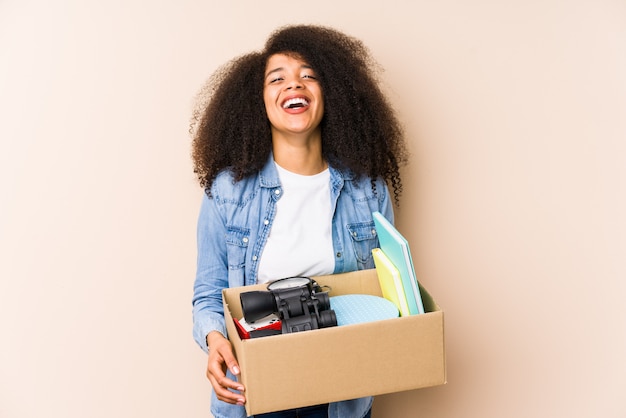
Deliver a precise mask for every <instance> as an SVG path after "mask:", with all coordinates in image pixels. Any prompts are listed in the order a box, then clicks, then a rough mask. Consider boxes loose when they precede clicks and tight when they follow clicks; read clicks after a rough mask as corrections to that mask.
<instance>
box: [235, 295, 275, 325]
mask: <svg viewBox="0 0 626 418" xmlns="http://www.w3.org/2000/svg"><path fill="white" fill-rule="evenodd" d="M239 299H240V300H241V310H242V311H243V316H244V318H245V319H246V322H254V321H256V320H257V319H261V318H263V317H265V316H267V315H269V314H271V313H273V312H274V309H275V306H274V296H273V295H272V294H271V293H270V292H264V291H260V290H253V291H250V292H244V293H242V294H241V295H239Z"/></svg>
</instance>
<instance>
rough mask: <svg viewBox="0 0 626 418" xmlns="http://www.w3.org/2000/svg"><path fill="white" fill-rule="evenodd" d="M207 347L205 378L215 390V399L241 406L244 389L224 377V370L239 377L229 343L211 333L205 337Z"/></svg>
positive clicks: (218, 333)
mask: <svg viewBox="0 0 626 418" xmlns="http://www.w3.org/2000/svg"><path fill="white" fill-rule="evenodd" d="M206 339H207V344H208V346H209V363H208V365H207V370H206V376H207V378H208V379H209V381H210V382H211V385H212V386H213V390H215V394H216V395H217V399H219V400H220V401H224V402H228V403H231V404H237V405H243V404H244V403H245V402H246V398H245V397H244V396H243V395H242V394H241V393H236V392H233V391H238V392H243V391H244V387H243V385H242V384H241V383H239V382H236V381H234V380H231V379H229V378H228V377H226V369H227V368H228V370H230V372H231V373H232V374H234V375H235V376H238V375H239V364H238V363H237V360H236V359H235V355H234V354H233V348H232V346H231V345H230V342H229V341H228V340H227V339H226V337H224V336H223V335H222V334H221V333H220V332H218V331H212V332H210V333H209V335H207V338H206Z"/></svg>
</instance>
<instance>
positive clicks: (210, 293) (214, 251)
mask: <svg viewBox="0 0 626 418" xmlns="http://www.w3.org/2000/svg"><path fill="white" fill-rule="evenodd" d="M225 235H226V225H225V223H224V220H223V219H222V217H221V216H220V214H219V211H218V207H217V202H216V199H215V198H209V197H208V196H207V195H206V193H205V195H204V198H203V200H202V205H201V208H200V215H199V218H198V228H197V245H198V258H197V269H196V279H195V282H194V287H193V300H192V303H193V336H194V339H195V340H196V342H197V343H198V345H200V347H201V348H202V349H203V350H204V351H205V352H208V348H207V343H206V336H207V335H208V334H209V332H211V331H219V332H221V333H222V334H223V335H226V326H225V322H224V306H223V304H222V289H224V288H226V287H227V286H228V264H227V263H228V261H227V250H226V240H225V238H224V237H225Z"/></svg>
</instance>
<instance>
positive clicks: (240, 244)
mask: <svg viewBox="0 0 626 418" xmlns="http://www.w3.org/2000/svg"><path fill="white" fill-rule="evenodd" d="M249 241H250V228H242V227H238V226H233V225H229V226H227V227H226V251H227V256H228V268H229V269H230V270H238V269H242V268H244V266H245V265H246V252H247V250H248V242H249Z"/></svg>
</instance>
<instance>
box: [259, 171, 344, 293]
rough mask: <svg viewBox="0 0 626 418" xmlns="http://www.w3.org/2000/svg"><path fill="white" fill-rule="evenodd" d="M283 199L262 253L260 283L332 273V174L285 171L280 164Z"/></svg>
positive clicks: (279, 201)
mask: <svg viewBox="0 0 626 418" xmlns="http://www.w3.org/2000/svg"><path fill="white" fill-rule="evenodd" d="M276 168H277V170H278V176H279V178H280V182H281V184H282V187H283V196H282V197H281V198H280V199H279V200H278V202H276V216H275V218H274V222H273V224H272V229H271V230H270V234H269V237H268V239H267V243H266V244H265V248H264V249H263V253H262V254H261V261H260V263H259V273H258V279H257V282H258V283H265V282H268V281H271V280H276V279H282V278H284V277H291V276H319V275H324V274H332V273H333V271H334V269H335V258H334V253H333V241H332V230H331V228H332V210H331V205H330V172H329V171H328V169H326V170H324V171H322V172H321V173H319V174H315V175H312V176H303V175H300V174H295V173H292V172H290V171H287V170H285V169H284V168H282V167H280V166H279V165H278V164H276Z"/></svg>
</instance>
